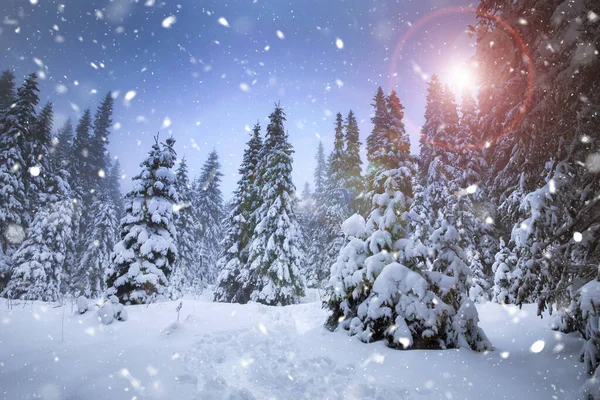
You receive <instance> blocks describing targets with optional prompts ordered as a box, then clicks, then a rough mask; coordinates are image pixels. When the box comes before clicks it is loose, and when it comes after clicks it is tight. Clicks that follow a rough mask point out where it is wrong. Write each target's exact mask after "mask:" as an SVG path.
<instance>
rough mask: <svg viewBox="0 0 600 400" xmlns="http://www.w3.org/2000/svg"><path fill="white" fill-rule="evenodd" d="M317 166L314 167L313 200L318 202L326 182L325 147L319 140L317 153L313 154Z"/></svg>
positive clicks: (322, 194)
mask: <svg viewBox="0 0 600 400" xmlns="http://www.w3.org/2000/svg"><path fill="white" fill-rule="evenodd" d="M315 160H316V162H317V166H316V167H315V174H314V179H315V182H314V183H315V191H314V193H315V194H314V195H315V200H316V201H317V202H320V201H321V200H322V199H323V197H322V196H324V193H325V187H326V184H327V162H326V161H325V149H324V148H323V142H321V141H319V146H318V147H317V154H316V155H315Z"/></svg>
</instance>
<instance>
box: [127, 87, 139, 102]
mask: <svg viewBox="0 0 600 400" xmlns="http://www.w3.org/2000/svg"><path fill="white" fill-rule="evenodd" d="M136 95H137V93H136V92H135V90H130V91H129V92H127V93H125V101H131V100H133V98H134V97H135V96H136Z"/></svg>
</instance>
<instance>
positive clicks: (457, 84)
mask: <svg viewBox="0 0 600 400" xmlns="http://www.w3.org/2000/svg"><path fill="white" fill-rule="evenodd" d="M448 82H449V83H450V85H451V86H452V87H453V88H454V89H457V90H459V91H461V90H464V89H473V88H474V87H476V86H477V74H476V72H475V70H474V69H473V68H472V67H470V66H469V65H466V64H461V65H454V66H453V67H452V68H450V71H449V73H448Z"/></svg>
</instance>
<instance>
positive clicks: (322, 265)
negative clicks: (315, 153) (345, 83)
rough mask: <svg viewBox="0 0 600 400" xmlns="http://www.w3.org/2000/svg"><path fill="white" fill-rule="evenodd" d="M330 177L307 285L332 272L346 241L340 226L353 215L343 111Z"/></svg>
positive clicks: (319, 213)
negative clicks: (346, 169) (346, 178)
mask: <svg viewBox="0 0 600 400" xmlns="http://www.w3.org/2000/svg"><path fill="white" fill-rule="evenodd" d="M327 167H328V168H327V180H326V185H325V189H324V190H325V191H324V193H323V195H322V196H321V200H320V201H318V202H317V209H316V211H315V219H316V221H315V229H314V234H313V237H312V240H311V244H310V247H309V256H308V260H309V261H308V264H307V271H306V279H307V285H308V286H309V287H320V286H321V285H322V284H323V283H324V282H325V281H326V279H327V277H328V275H329V269H330V268H331V265H332V264H333V263H334V262H335V259H336V258H337V255H338V253H339V251H340V249H341V246H342V244H343V238H342V236H341V231H340V227H341V225H342V222H343V221H344V220H345V219H346V218H348V217H349V216H350V204H351V203H352V200H353V198H352V197H351V195H350V192H349V191H348V190H347V188H346V185H345V183H346V182H345V174H346V171H345V169H344V168H345V144H344V125H343V119H342V114H341V113H338V114H337V116H336V120H335V136H334V142H333V150H332V152H331V154H330V155H329V160H328V165H327Z"/></svg>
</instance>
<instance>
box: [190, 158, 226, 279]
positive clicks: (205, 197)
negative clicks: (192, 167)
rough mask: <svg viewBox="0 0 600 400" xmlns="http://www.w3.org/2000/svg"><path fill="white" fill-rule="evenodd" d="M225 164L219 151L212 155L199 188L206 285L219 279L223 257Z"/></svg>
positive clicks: (201, 253) (201, 254)
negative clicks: (223, 168) (222, 191)
mask: <svg viewBox="0 0 600 400" xmlns="http://www.w3.org/2000/svg"><path fill="white" fill-rule="evenodd" d="M222 176H223V174H222V173H221V164H220V163H219V156H218V155H217V152H216V151H215V150H213V151H211V152H210V153H209V155H208V159H207V160H206V162H205V163H204V165H203V166H202V172H201V174H200V177H199V179H198V182H197V185H196V188H195V190H196V194H195V197H196V201H195V204H194V207H196V209H197V210H198V223H199V226H200V229H199V233H198V238H199V244H200V256H199V257H200V262H201V265H202V270H203V272H202V273H203V274H204V276H205V279H206V282H208V283H213V282H214V281H215V278H216V264H217V261H218V260H219V257H220V251H221V247H220V246H219V243H220V242H221V240H222V239H223V232H222V229H221V222H222V220H223V196H222V194H221V188H220V184H221V177H222Z"/></svg>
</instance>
